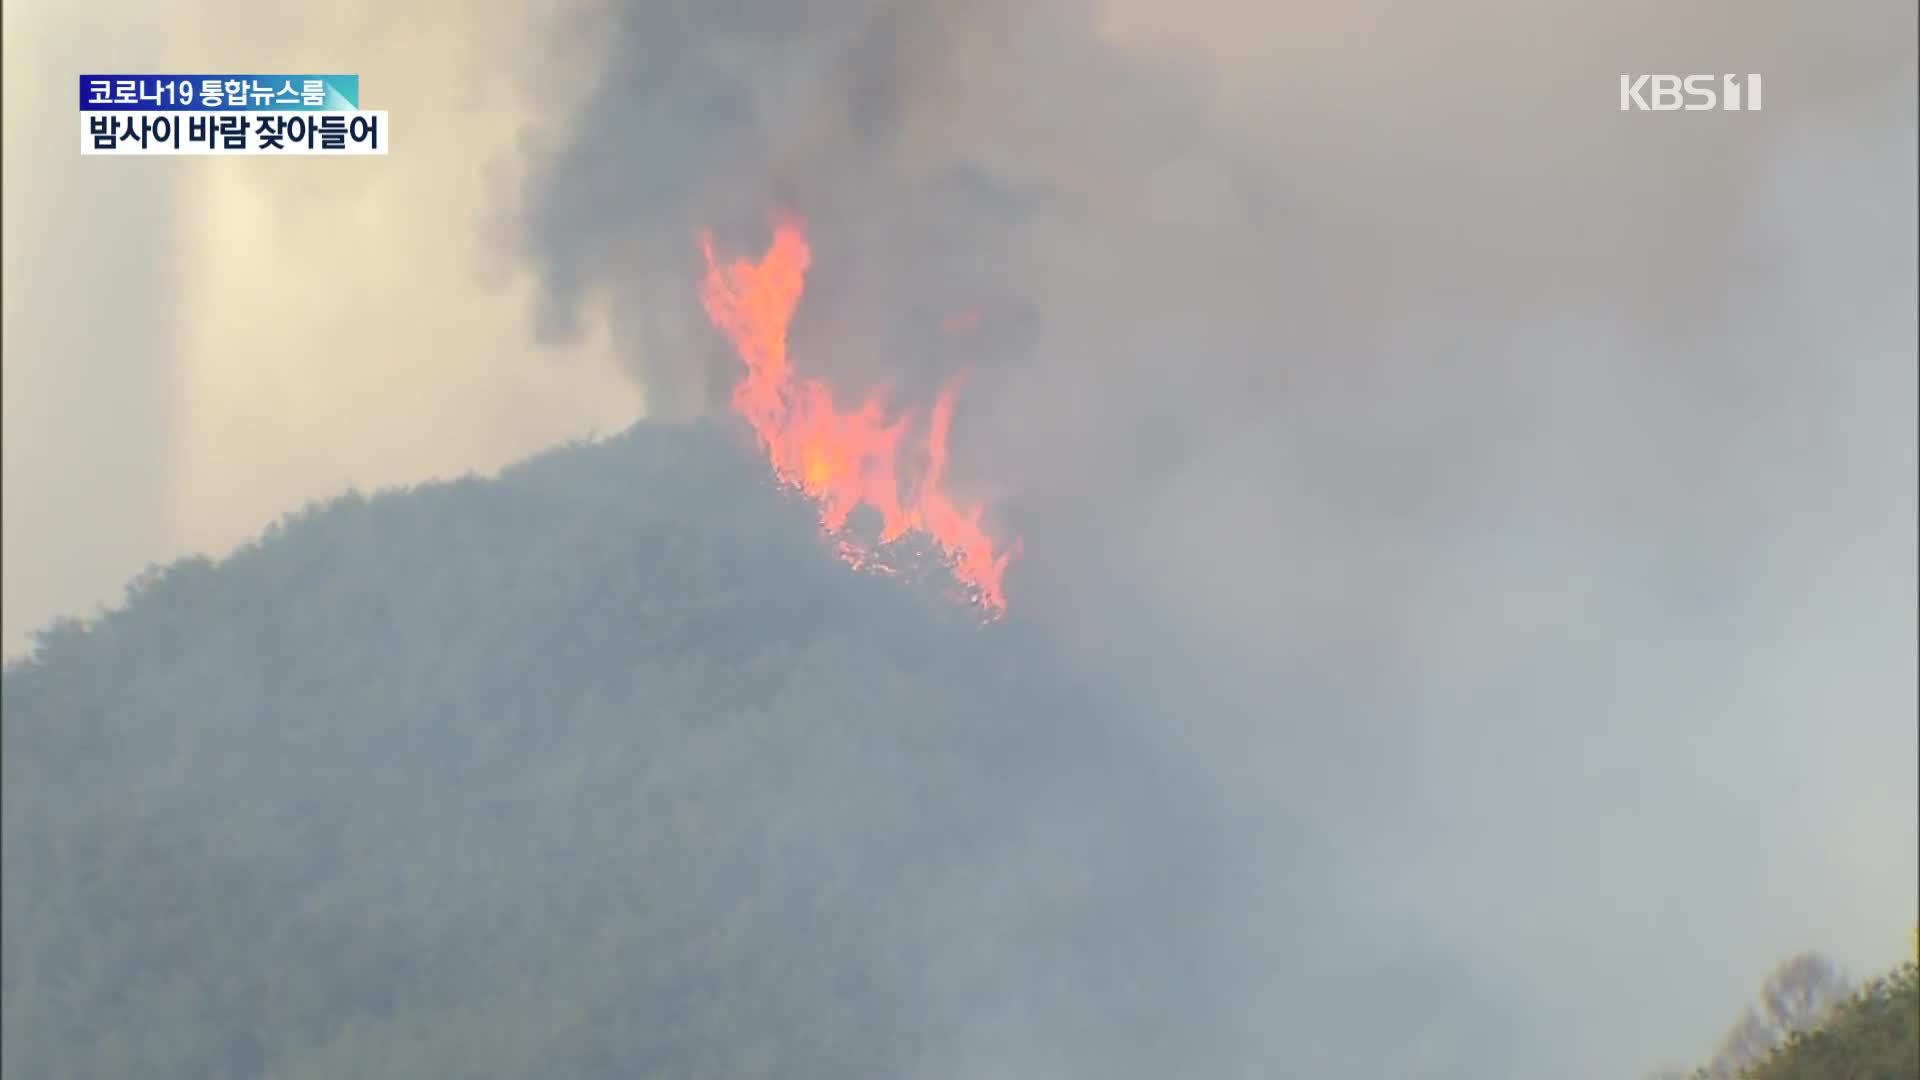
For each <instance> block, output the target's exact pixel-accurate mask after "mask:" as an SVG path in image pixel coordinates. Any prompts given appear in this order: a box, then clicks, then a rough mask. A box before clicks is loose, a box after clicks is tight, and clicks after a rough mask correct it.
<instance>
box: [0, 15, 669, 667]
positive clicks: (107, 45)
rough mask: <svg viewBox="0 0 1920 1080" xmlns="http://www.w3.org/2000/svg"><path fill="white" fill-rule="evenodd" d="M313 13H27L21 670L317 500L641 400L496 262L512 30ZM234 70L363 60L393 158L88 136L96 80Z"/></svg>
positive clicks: (21, 205)
mask: <svg viewBox="0 0 1920 1080" xmlns="http://www.w3.org/2000/svg"><path fill="white" fill-rule="evenodd" d="M305 10H306V9H302V8H299V7H289V8H276V9H274V10H273V11H272V13H271V14H267V13H266V9H262V8H260V7H259V6H258V5H249V4H223V5H211V4H194V5H186V6H184V7H180V8H176V9H173V10H172V11H170V12H169V13H168V14H167V15H166V16H165V17H161V16H160V15H159V14H157V13H156V12H154V11H152V10H151V9H149V8H148V7H145V6H142V5H139V4H131V3H125V2H92V3H89V2H82V3H77V4H64V3H61V4H31V3H13V2H11V0H9V3H8V4H7V6H6V30H7V32H6V76H5V78H6V118H5V119H6V126H5V134H6V177H5V196H6V239H5V251H6V264H5V303H6V314H5V317H6V327H5V334H6V340H5V380H6V382H5V395H4V398H5V408H6V416H5V429H4V430H5V440H6V443H5V463H6V477H5V497H6V506H5V514H4V522H5V529H6V536H5V545H4V550H5V558H6V569H5V580H6V589H5V594H6V599H5V619H4V622H5V628H4V640H5V643H6V646H5V647H6V651H7V653H8V654H9V655H12V654H14V653H15V652H17V651H18V650H19V649H20V648H21V647H22V646H23V644H24V642H25V635H26V633H27V632H28V631H29V630H31V629H32V628H34V627H36V626H39V625H42V624H44V623H45V622H46V621H47V619H48V618H50V617H52V616H53V615H56V614H61V613H83V612H86V611H88V610H91V609H92V608H93V606H94V605H96V604H99V603H102V602H106V601H110V600H112V599H113V598H115V597H116V596H117V595H118V593H119V590H120V588H121V586H122V585H123V584H124V583H125V582H126V580H127V579H128V578H129V577H131V576H132V575H133V574H134V573H136V572H137V571H139V570H140V569H141V568H142V567H143V566H145V565H146V564H148V563H149V562H153V561H165V560H167V559H170V558H173V557H175V556H178V555H180V554H182V553H185V552H187V551H192V550H210V551H215V552H220V551H224V550H226V549H228V548H230V547H231V546H232V545H233V544H235V543H237V542H239V541H240V540H242V539H244V538H245V537H246V536H248V535H250V534H251V533H253V532H255V531H257V530H258V529H259V528H260V527H261V526H263V525H264V524H266V523H267V522H268V521H270V520H272V519H273V518H274V517H276V516H278V515H279V514H281V513H283V512H285V511H287V510H290V509H294V508H297V507H298V506H299V505H300V504H301V503H302V502H303V501H304V500H307V499H310V498H318V497H323V496H326V495H328V494H331V493H334V492H337V491H339V490H341V489H342V488H344V487H345V486H346V485H348V484H349V483H353V484H358V485H360V486H362V487H365V488H370V487H375V486H380V485H386V484H395V483H406V482H413V481H418V480H421V479H425V478H427V477H430V476H435V475H453V474H458V473H461V472H465V471H467V470H470V469H471V470H480V471H486V470H490V469H493V468H497V467H498V466H500V465H502V464H504V463H506V462H508V461H510V460H513V459H515V458H517V457H519V456H521V455H524V454H526V453H529V452H531V451H533V450H535V449H538V448H540V447H543V446H546V445H549V444H551V443H553V442H557V441H559V440H561V439H564V438H566V437H569V436H575V435H584V434H586V433H587V432H588V431H590V430H592V429H594V428H596V427H597V428H598V429H599V430H601V431H611V430H617V429H618V428H621V427H624V426H626V425H627V424H629V423H631V422H632V421H633V420H634V419H635V418H636V417H638V416H639V415H640V414H641V412H642V403H641V400H640V398H639V396H638V394H637V391H636V389H635V386H634V384H633V382H632V380H630V379H628V378H626V377H624V376H622V375H621V374H620V371H619V369H618V367H617V366H616V365H614V364H612V363H610V362H609V361H608V359H607V353H606V349H607V347H606V345H605V343H604V341H603V340H592V339H589V340H586V341H583V342H581V343H579V344H577V345H573V346H569V347H564V348H552V347H541V346H536V345H535V344H533V342H532V339H531V335H530V334H529V333H528V331H527V329H526V326H527V319H526V315H525V313H524V311H523V308H524V307H525V304H526V300H525V296H526V292H525V289H524V287H523V286H521V285H520V284H519V283H517V282H516V281H515V280H514V278H513V276H512V275H511V273H510V271H509V269H508V268H507V267H505V266H504V265H503V264H500V263H499V262H498V261H497V260H491V261H490V260H489V258H488V256H487V252H488V250H489V249H490V245H489V243H488V242H487V240H486V236H487V235H488V230H487V229H486V219H487V216H488V214H489V213H490V208H491V207H493V206H495V205H496V203H495V202H494V201H492V197H491V196H490V194H489V191H490V188H489V185H498V184H504V183H508V182H509V181H510V179H511V176H512V171H511V169H509V168H507V167H506V166H508V165H510V164H511V162H510V156H511V151H512V147H513V139H514V137H515V135H516V132H517V127H518V125H517V122H516V118H517V117H518V116H519V115H521V113H522V106H521V104H520V102H519V100H518V99H517V98H516V97H515V96H514V95H512V94H511V93H510V91H511V90H512V89H513V87H512V86H511V85H510V84H508V83H507V69H506V65H507V64H508V63H509V62H510V59H511V56H512V49H511V46H510V44H509V43H510V42H511V41H512V39H513V29H512V27H511V25H510V24H508V23H507V22H506V21H505V20H502V19H496V20H493V21H491V22H490V21H489V20H488V19H487V18H485V17H483V15H482V14H481V13H476V12H474V11H472V10H471V9H470V7H469V6H468V5H465V4H457V3H438V4H435V3H427V4H409V5H405V6H404V8H403V9H395V11H396V13H394V14H382V15H380V16H379V17H378V18H377V19H375V18H374V17H372V16H371V15H370V14H369V13H370V12H372V11H373V10H374V8H373V7H372V6H369V5H362V6H361V8H359V9H355V8H353V7H351V6H347V7H344V8H337V7H331V6H330V7H329V8H328V13H325V14H323V13H321V12H319V11H318V10H313V11H308V12H307V13H306V14H301V12H303V11H305ZM400 12H404V13H400ZM303 18H304V19H307V20H310V25H299V21H300V20H301V19H303ZM103 28H104V29H103ZM346 57H351V58H352V60H353V62H352V63H347V61H346V59H344V58H346ZM241 58H244V60H243V59H241ZM236 64H238V65H239V67H241V68H246V69H247V70H260V71H265V70H321V69H325V70H339V69H341V65H342V64H345V65H346V67H347V68H350V69H352V70H353V71H356V72H358V73H359V74H360V75H361V87H362V93H363V94H364V95H365V96H366V101H367V102H368V104H369V105H370V107H373V108H381V109H388V110H390V111H391V113H392V115H393V117H394V123H395V125H396V129H395V138H396V140H397V141H396V143H395V147H396V148H395V150H394V151H393V152H392V153H391V154H390V155H389V156H387V157H385V158H378V159H365V160H362V161H345V160H339V161H326V162H323V163H320V164H321V167H320V168H317V169H316V168H313V167H312V165H311V164H302V163H300V162H295V161H290V160H288V161H271V160H263V159H237V158H236V159H186V158H179V159H170V160H162V159H157V158H156V159H151V160H144V161H131V160H126V161H112V160H105V159H85V160H83V159H81V158H80V156H79V155H78V153H77V148H76V147H75V146H73V145H72V144H73V143H74V141H75V139H76V138H77V135H76V134H75V132H74V130H73V128H74V124H75V121H74V119H73V112H74V109H73V104H72V97H73V83H74V79H75V77H76V76H77V75H78V74H79V73H80V72H81V71H95V70H101V71H104V70H173V71H180V70H189V69H191V70H196V71H197V70H206V71H224V70H233V69H235V65H236ZM476 70H477V71H480V72H483V74H482V75H480V76H477V77H476V76H475V75H474V74H473V73H474V72H475V71H476ZM416 124H417V126H416ZM103 166H104V167H103ZM502 197H504V196H502Z"/></svg>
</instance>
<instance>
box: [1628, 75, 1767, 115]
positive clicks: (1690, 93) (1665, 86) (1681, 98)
mask: <svg viewBox="0 0 1920 1080" xmlns="http://www.w3.org/2000/svg"><path fill="white" fill-rule="evenodd" d="M1744 78H1745V80H1746V81H1745V83H1744V84H1743V83H1742V82H1741V79H1742V76H1739V75H1622V76H1620V111H1621V112H1642V111H1645V112H1675V111H1677V110H1681V109H1685V110H1686V111H1687V112H1705V111H1706V110H1708V109H1720V110H1721V111H1723V112H1741V111H1743V110H1744V111H1746V112H1759V111H1760V76H1758V75H1747V76H1745V77H1744ZM1743 90H1744V91H1745V94H1744V97H1745V104H1744V105H1743V104H1742V103H1741V99H1742V97H1743V95H1742V93H1741V91H1743Z"/></svg>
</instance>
